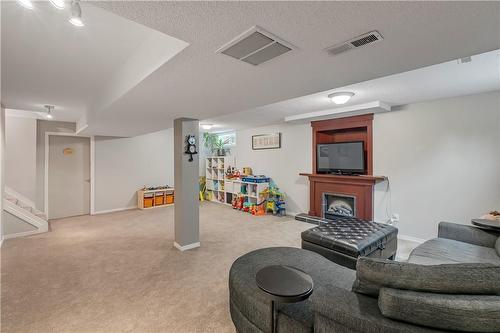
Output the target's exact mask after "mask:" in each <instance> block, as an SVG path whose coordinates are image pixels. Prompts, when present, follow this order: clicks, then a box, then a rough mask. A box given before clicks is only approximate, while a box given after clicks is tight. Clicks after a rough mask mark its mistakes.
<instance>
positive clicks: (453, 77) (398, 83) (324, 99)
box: [202, 50, 500, 132]
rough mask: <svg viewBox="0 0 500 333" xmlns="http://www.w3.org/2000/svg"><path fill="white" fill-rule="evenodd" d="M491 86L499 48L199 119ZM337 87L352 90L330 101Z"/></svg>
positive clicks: (259, 120) (240, 123) (223, 127)
mask: <svg viewBox="0 0 500 333" xmlns="http://www.w3.org/2000/svg"><path fill="white" fill-rule="evenodd" d="M494 90H500V50H495V51H490V52H486V53H483V54H479V55H475V56H472V57H471V62H468V63H459V62H458V61H457V60H452V61H447V62H444V63H441V64H437V65H432V66H427V67H423V68H419V69H415V70H412V71H408V72H403V73H398V74H393V75H389V76H385V77H382V78H378V79H373V80H368V81H364V82H360V83H355V84H352V85H348V86H344V87H339V88H337V89H334V90H327V91H323V92H319V93H315V94H311V95H307V96H302V97H298V98H293V99H289V100H286V101H282V102H278V103H273V104H269V105H265V106H262V107H258V108H254V109H251V110H247V111H243V112H239V113H237V114H231V115H224V116H220V117H215V118H212V119H203V121H202V123H208V124H214V125H215V126H214V129H213V131H217V132H221V131H228V130H233V129H242V128H248V127H257V126H264V125H268V124H276V123H282V122H283V121H284V120H285V117H289V116H296V115H304V114H307V113H310V112H315V111H323V110H331V111H333V112H338V111H337V110H341V109H343V108H345V107H351V106H355V105H363V104H364V103H369V102H373V101H377V100H381V101H384V102H385V103H387V104H388V105H391V106H397V105H403V104H409V103H416V102H423V101H430V100H435V99H440V98H448V97H454V96H461V95H470V94H478V93H482V92H487V91H494ZM338 91H350V92H354V93H355V95H354V97H353V98H352V99H351V100H350V101H349V102H347V103H346V104H344V105H335V104H334V103H332V102H331V101H330V99H329V98H328V95H329V94H331V93H333V92H338ZM337 116H339V115H338V114H337Z"/></svg>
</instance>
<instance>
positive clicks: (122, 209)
mask: <svg viewBox="0 0 500 333" xmlns="http://www.w3.org/2000/svg"><path fill="white" fill-rule="evenodd" d="M137 208H138V207H137V206H129V207H121V208H114V209H105V210H99V211H96V212H94V213H93V214H90V215H99V214H108V213H116V212H121V211H124V210H132V209H137Z"/></svg>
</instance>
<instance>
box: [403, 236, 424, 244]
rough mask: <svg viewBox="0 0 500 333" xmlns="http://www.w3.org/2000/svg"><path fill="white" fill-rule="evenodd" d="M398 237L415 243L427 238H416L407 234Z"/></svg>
mask: <svg viewBox="0 0 500 333" xmlns="http://www.w3.org/2000/svg"><path fill="white" fill-rule="evenodd" d="M398 238H399V239H401V240H405V241H409V242H414V243H418V244H422V243H423V242H425V239H422V238H416V237H412V236H406V235H398Z"/></svg>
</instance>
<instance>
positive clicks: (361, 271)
mask: <svg viewBox="0 0 500 333" xmlns="http://www.w3.org/2000/svg"><path fill="white" fill-rule="evenodd" d="M499 236H500V234H499V233H495V232H492V231H485V230H482V229H478V228H475V227H472V226H465V225H458V224H452V223H446V222H441V223H440V224H439V232H438V238H435V239H431V240H429V241H427V242H425V243H423V244H421V245H420V246H418V247H417V248H415V249H414V250H413V252H412V253H411V255H410V257H409V259H408V261H406V262H397V261H391V260H383V259H371V258H360V259H359V260H358V263H357V270H356V271H355V270H351V269H348V268H345V267H342V266H340V265H337V264H335V263H333V262H331V261H329V260H327V259H326V258H324V257H322V256H321V255H319V254H317V253H314V252H311V251H307V250H303V249H297V248H286V247H277V248H265V249H260V250H256V251H253V252H250V253H248V254H246V255H244V256H242V257H240V258H238V259H237V260H236V261H235V262H234V263H233V265H232V267H231V270H230V273H229V292H230V312H231V317H232V320H233V322H234V325H235V327H236V330H237V331H238V332H240V333H243V332H270V331H271V330H270V303H269V300H268V298H266V295H264V294H263V292H261V291H260V290H259V289H258V287H257V286H256V284H255V274H256V273H257V271H258V270H260V269H261V268H263V267H265V266H268V265H276V264H281V265H290V266H294V267H297V268H299V269H301V270H303V271H305V272H306V273H308V274H309V275H310V276H311V277H312V278H313V281H314V291H313V294H312V295H311V297H310V298H309V299H308V300H307V301H304V302H300V303H295V304H279V303H278V304H277V306H276V310H277V319H276V321H277V328H278V332H320V333H322V332H334V333H335V332H340V333H347V332H370V333H372V332H373V333H400V332H415V333H417V332H418V333H420V332H453V331H462V332H500V237H499Z"/></svg>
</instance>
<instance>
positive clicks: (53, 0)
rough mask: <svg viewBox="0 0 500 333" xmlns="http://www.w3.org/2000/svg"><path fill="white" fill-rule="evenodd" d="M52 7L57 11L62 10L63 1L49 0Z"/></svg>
mask: <svg viewBox="0 0 500 333" xmlns="http://www.w3.org/2000/svg"><path fill="white" fill-rule="evenodd" d="M49 1H50V3H51V4H52V6H54V7H56V8H57V9H64V0H49Z"/></svg>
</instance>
